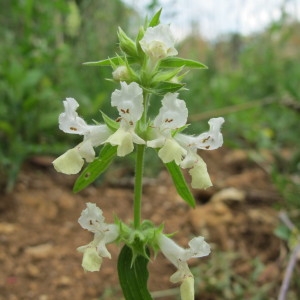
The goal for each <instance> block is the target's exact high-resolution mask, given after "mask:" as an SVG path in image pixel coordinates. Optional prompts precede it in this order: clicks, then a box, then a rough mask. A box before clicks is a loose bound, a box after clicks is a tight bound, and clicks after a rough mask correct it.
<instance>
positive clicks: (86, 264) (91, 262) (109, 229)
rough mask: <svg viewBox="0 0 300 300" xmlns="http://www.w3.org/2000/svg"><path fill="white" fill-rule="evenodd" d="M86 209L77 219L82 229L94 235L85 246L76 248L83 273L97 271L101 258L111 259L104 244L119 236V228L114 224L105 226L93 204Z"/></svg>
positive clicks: (99, 210)
mask: <svg viewBox="0 0 300 300" xmlns="http://www.w3.org/2000/svg"><path fill="white" fill-rule="evenodd" d="M86 205H87V208H86V209H84V210H83V211H82V213H81V216H80V218H79V219H78V222H79V224H80V225H81V227H82V228H84V229H87V230H89V231H90V232H92V233H94V239H93V240H92V242H90V243H89V244H87V245H84V246H81V247H78V248H77V250H78V251H79V252H82V253H83V260H82V267H83V268H84V270H85V271H90V272H94V271H99V270H100V267H101V264H102V258H103V257H108V258H111V255H110V253H109V252H108V250H107V248H106V244H108V243H111V242H113V241H114V240H116V239H117V237H118V236H119V228H118V226H117V225H115V224H106V223H105V222H104V220H105V219H104V217H103V213H102V210H101V209H100V208H99V207H97V206H96V204H94V203H87V204H86Z"/></svg>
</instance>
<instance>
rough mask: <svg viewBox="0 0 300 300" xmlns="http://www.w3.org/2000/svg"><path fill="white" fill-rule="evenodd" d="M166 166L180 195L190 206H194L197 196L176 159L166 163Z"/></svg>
mask: <svg viewBox="0 0 300 300" xmlns="http://www.w3.org/2000/svg"><path fill="white" fill-rule="evenodd" d="M165 166H166V168H167V170H168V171H169V173H170V175H171V177H172V180H173V183H174V185H175V187H176V190H177V192H178V194H179V195H180V197H181V198H182V199H183V200H184V201H185V202H186V203H187V204H188V205H189V206H191V207H193V208H194V207H195V206H196V202H195V198H194V196H193V194H192V193H191V191H190V189H189V187H188V185H187V183H186V181H185V178H184V176H183V174H182V172H181V169H180V167H179V166H178V165H177V164H176V163H175V161H172V162H169V163H166V164H165Z"/></svg>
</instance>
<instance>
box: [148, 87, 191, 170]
mask: <svg viewBox="0 0 300 300" xmlns="http://www.w3.org/2000/svg"><path fill="white" fill-rule="evenodd" d="M177 96H178V93H168V94H166V95H165V96H164V98H163V99H162V107H161V108H160V110H159V113H158V115H157V116H156V118H155V119H154V121H153V128H154V131H153V133H154V136H155V138H154V139H153V140H150V141H148V142H147V146H148V147H151V148H160V150H159V151H158V156H159V157H160V158H161V160H162V161H163V162H164V163H168V162H171V161H173V160H175V162H176V163H177V164H179V163H180V162H181V160H182V157H183V156H184V155H186V153H187V151H186V149H184V148H183V147H181V146H180V145H179V144H178V143H177V141H175V140H174V139H173V137H172V130H175V129H178V128H180V127H182V126H184V125H185V124H186V121H187V117H188V110H187V108H186V104H185V102H184V101H183V100H180V99H178V98H177Z"/></svg>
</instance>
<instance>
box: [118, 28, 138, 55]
mask: <svg viewBox="0 0 300 300" xmlns="http://www.w3.org/2000/svg"><path fill="white" fill-rule="evenodd" d="M118 37H119V41H120V48H121V49H122V50H123V51H124V52H125V53H126V54H127V55H129V56H133V57H136V56H137V49H136V44H135V42H134V41H133V40H132V39H131V38H130V37H128V36H127V34H126V33H125V32H124V31H123V30H122V28H121V27H119V30H118Z"/></svg>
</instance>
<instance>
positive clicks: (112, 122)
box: [101, 111, 120, 131]
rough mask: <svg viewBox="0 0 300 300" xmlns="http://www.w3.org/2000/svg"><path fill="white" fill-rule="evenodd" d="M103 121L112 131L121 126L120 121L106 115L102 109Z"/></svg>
mask: <svg viewBox="0 0 300 300" xmlns="http://www.w3.org/2000/svg"><path fill="white" fill-rule="evenodd" d="M101 114H102V118H103V121H104V122H105V124H106V125H107V127H108V128H109V129H110V130H112V131H117V130H118V129H119V127H120V123H118V122H116V121H115V120H113V119H111V118H110V117H109V116H108V115H106V114H105V113H104V112H103V111H101Z"/></svg>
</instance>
